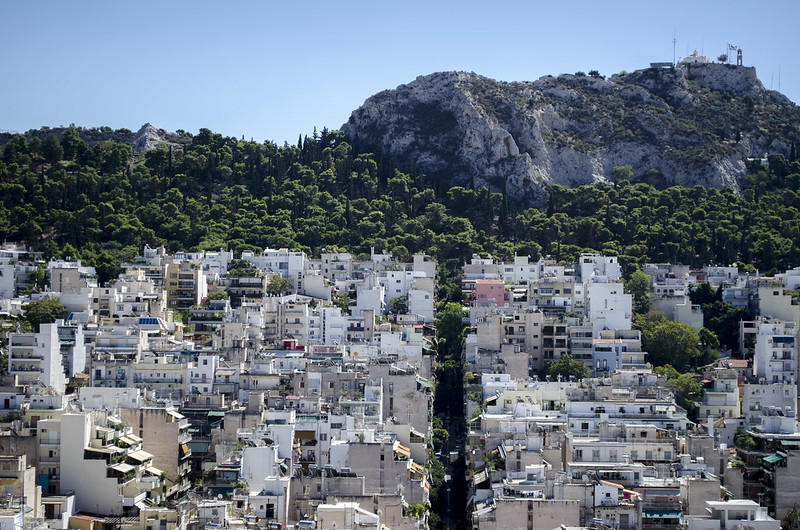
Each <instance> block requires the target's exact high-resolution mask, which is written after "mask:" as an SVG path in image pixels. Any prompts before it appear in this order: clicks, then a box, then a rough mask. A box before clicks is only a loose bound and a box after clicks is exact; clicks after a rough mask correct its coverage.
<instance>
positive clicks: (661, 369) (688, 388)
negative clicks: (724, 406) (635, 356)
mask: <svg viewBox="0 0 800 530" xmlns="http://www.w3.org/2000/svg"><path fill="white" fill-rule="evenodd" d="M654 372H655V373H657V374H659V375H663V376H666V378H667V387H669V388H670V389H671V390H672V392H673V393H674V394H675V402H676V403H677V404H678V405H680V406H681V407H683V408H684V409H686V412H687V413H688V415H689V418H690V419H692V420H695V421H696V420H697V405H696V401H697V400H699V399H700V398H701V397H702V392H703V389H702V388H701V387H700V383H698V382H697V379H696V378H695V377H694V376H692V375H691V374H681V373H679V372H678V371H677V370H676V369H675V368H674V367H673V366H672V365H671V364H666V365H664V366H658V367H656V368H655V370H654Z"/></svg>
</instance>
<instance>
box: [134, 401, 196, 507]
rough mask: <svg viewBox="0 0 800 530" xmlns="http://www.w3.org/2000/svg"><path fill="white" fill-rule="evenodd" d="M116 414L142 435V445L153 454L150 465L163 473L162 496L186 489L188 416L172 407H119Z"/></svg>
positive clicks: (172, 495)
mask: <svg viewBox="0 0 800 530" xmlns="http://www.w3.org/2000/svg"><path fill="white" fill-rule="evenodd" d="M120 414H121V416H122V420H123V421H124V422H125V423H127V424H128V425H130V426H131V427H132V428H133V429H135V432H136V433H137V434H138V436H139V438H141V439H142V448H143V449H144V450H145V451H147V452H148V453H150V454H152V455H153V466H154V467H155V468H157V469H158V470H159V471H160V472H164V473H166V496H167V497H168V498H169V497H174V496H175V495H179V494H181V493H183V492H185V491H186V490H187V489H189V486H190V483H189V478H188V477H189V468H190V466H189V457H190V456H191V454H192V452H191V450H190V449H189V445H188V444H189V442H190V441H191V435H190V434H189V420H187V419H186V418H185V417H184V416H183V415H181V414H180V413H178V411H177V409H175V408H173V407H142V408H138V409H122V410H121V411H120Z"/></svg>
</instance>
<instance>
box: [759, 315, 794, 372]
mask: <svg viewBox="0 0 800 530" xmlns="http://www.w3.org/2000/svg"><path fill="white" fill-rule="evenodd" d="M757 326H758V333H757V335H756V344H755V356H754V358H753V374H754V375H755V376H756V378H758V379H759V380H762V381H764V382H766V383H797V342H796V337H797V323H795V322H789V321H785V320H766V319H764V320H761V321H758V323H757Z"/></svg>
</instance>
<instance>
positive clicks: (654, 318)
mask: <svg viewBox="0 0 800 530" xmlns="http://www.w3.org/2000/svg"><path fill="white" fill-rule="evenodd" d="M635 325H636V327H637V328H638V329H639V330H641V332H642V348H643V349H644V350H645V351H646V352H647V353H648V359H649V361H650V362H651V363H652V364H653V365H654V366H662V365H665V364H671V365H672V366H674V367H675V369H676V370H678V371H679V372H685V371H686V370H687V369H688V368H689V367H690V366H697V365H698V362H699V360H700V358H701V353H702V352H701V351H700V349H699V348H698V346H699V344H700V338H699V337H698V336H697V332H696V331H695V330H694V328H693V327H691V326H689V325H688V324H681V323H679V322H674V321H672V320H667V318H666V317H665V316H664V314H663V313H658V312H653V313H648V314H647V315H637V316H636V321H635Z"/></svg>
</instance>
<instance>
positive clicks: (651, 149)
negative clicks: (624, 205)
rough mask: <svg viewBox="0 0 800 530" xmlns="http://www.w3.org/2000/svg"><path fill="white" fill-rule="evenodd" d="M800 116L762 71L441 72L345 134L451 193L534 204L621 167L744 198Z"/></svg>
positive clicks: (374, 105)
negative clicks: (741, 189)
mask: <svg viewBox="0 0 800 530" xmlns="http://www.w3.org/2000/svg"><path fill="white" fill-rule="evenodd" d="M799 118H800V110H799V109H798V107H797V106H795V105H794V104H793V103H791V102H790V101H789V100H788V99H787V98H786V97H785V96H782V95H781V94H779V93H777V92H772V91H768V90H765V89H764V87H763V86H762V84H761V83H760V82H759V80H758V78H757V77H756V73H755V69H754V68H751V67H737V66H731V65H722V64H701V65H680V66H679V67H677V68H675V69H654V68H651V69H645V70H638V71H635V72H633V73H630V74H622V75H615V76H612V77H610V78H608V79H604V78H602V77H599V76H594V77H592V76H583V75H577V76H576V75H561V76H558V77H552V76H545V77H542V78H540V79H538V80H537V81H533V82H501V81H495V80H492V79H488V78H486V77H482V76H480V75H477V74H474V73H466V72H444V73H435V74H431V75H428V76H423V77H418V78H417V79H416V80H415V81H413V82H412V83H409V84H407V85H401V86H399V87H397V88H396V89H394V90H386V91H383V92H380V93H378V94H376V95H374V96H372V97H370V98H369V99H367V101H366V102H365V103H364V104H363V105H362V106H361V107H360V108H358V109H357V110H355V111H354V112H353V113H352V115H351V116H350V119H349V121H348V122H347V123H346V124H344V125H343V126H342V129H343V130H344V131H345V133H346V134H347V135H348V136H349V137H350V138H351V140H352V141H354V142H356V143H358V144H359V147H360V148H375V149H380V150H382V151H383V152H384V153H385V154H386V155H389V156H393V157H395V158H396V159H397V160H398V161H400V162H401V163H402V162H404V161H405V162H413V163H414V165H415V167H416V168H417V169H418V170H421V171H425V172H427V173H429V174H436V175H437V176H439V177H440V178H445V179H448V180H449V183H451V184H468V183H474V184H475V185H476V186H480V185H484V184H486V185H488V186H489V187H490V188H491V189H492V190H502V189H505V190H506V191H507V192H508V193H509V194H510V195H511V196H512V197H515V198H518V199H522V200H525V201H527V202H530V203H532V204H536V203H541V201H542V200H543V198H544V196H545V194H546V188H547V185H548V184H549V183H558V184H562V185H567V186H575V185H580V184H586V183H591V182H596V181H602V180H606V179H610V176H611V170H612V168H613V167H615V166H621V165H630V166H632V168H633V170H634V175H635V176H636V177H640V178H647V179H648V180H649V181H651V182H654V183H656V184H661V185H670V184H677V185H683V186H694V185H697V184H700V185H703V186H715V187H731V188H734V189H737V188H738V180H739V178H740V177H741V176H742V175H743V174H744V173H745V170H746V168H745V163H744V160H745V159H746V158H747V157H754V156H759V157H760V156H763V155H764V154H765V153H784V154H788V153H789V150H790V146H791V143H792V142H794V141H796V140H797V139H798V138H800V134H798V133H799V132H800V119H799Z"/></svg>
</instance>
